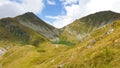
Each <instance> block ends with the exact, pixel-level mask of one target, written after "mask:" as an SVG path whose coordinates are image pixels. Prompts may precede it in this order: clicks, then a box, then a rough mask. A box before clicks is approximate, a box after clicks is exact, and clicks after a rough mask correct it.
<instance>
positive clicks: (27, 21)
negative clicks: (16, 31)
mask: <svg viewBox="0 0 120 68" xmlns="http://www.w3.org/2000/svg"><path fill="white" fill-rule="evenodd" d="M15 19H16V20H17V21H18V22H19V23H20V24H22V25H24V26H26V27H28V28H31V29H32V30H34V31H37V32H38V33H39V34H41V35H43V36H45V37H46V38H48V39H49V40H51V41H54V40H58V37H59V29H57V28H55V27H53V26H51V25H49V24H47V23H45V22H44V21H42V20H41V19H39V18H38V17H37V16H36V15H35V14H34V13H32V12H28V13H25V14H23V15H20V16H17V17H15Z"/></svg>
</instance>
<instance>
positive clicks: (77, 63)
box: [1, 20, 120, 68]
mask: <svg viewBox="0 0 120 68" xmlns="http://www.w3.org/2000/svg"><path fill="white" fill-rule="evenodd" d="M111 29H112V30H113V31H111ZM119 31H120V20H118V21H116V22H114V23H112V24H108V25H106V26H104V27H101V28H99V29H97V30H95V31H94V32H92V33H91V34H90V35H89V36H88V37H87V38H86V39H85V40H84V41H82V42H81V43H79V44H77V45H76V46H72V47H71V46H63V45H59V46H58V45H57V44H51V43H43V44H41V45H40V46H39V47H37V48H35V47H33V46H15V47H13V48H12V49H10V50H9V51H8V52H7V53H6V54H5V55H4V56H3V57H2V58H1V63H2V65H3V68H57V67H58V68H59V66H62V68H119V67H120V65H119V63H120V32H119Z"/></svg>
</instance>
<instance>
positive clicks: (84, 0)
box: [49, 0, 120, 28]
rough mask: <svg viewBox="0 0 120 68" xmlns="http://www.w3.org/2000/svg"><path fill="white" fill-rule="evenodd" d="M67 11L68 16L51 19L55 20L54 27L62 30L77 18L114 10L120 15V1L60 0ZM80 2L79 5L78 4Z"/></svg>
mask: <svg viewBox="0 0 120 68" xmlns="http://www.w3.org/2000/svg"><path fill="white" fill-rule="evenodd" d="M60 1H61V2H62V3H63V5H64V8H65V10H66V15H59V16H54V17H50V16H49V18H52V19H55V21H54V22H53V24H52V25H54V26H55V27H57V28H61V27H63V26H65V25H67V24H70V23H71V22H73V21H74V20H75V19H77V18H81V17H83V16H86V15H88V14H91V13H95V12H99V11H106V10H112V11H115V12H119V13H120V0H60ZM77 2H79V4H76V3H77Z"/></svg>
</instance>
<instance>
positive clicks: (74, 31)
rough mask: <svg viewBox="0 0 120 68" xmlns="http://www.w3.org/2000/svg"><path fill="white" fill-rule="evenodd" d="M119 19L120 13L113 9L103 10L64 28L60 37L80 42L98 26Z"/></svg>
mask: <svg viewBox="0 0 120 68" xmlns="http://www.w3.org/2000/svg"><path fill="white" fill-rule="evenodd" d="M118 19H120V14H119V13H115V12H112V11H101V12H97V13H94V14H91V15H88V16H85V17H83V18H80V19H77V20H75V21H74V22H73V23H71V24H69V25H67V26H65V27H64V28H62V30H63V32H62V33H61V34H60V39H61V40H67V41H71V42H78V41H79V42H80V41H81V40H83V39H84V38H85V37H86V36H88V35H89V33H91V32H93V31H94V30H96V29H97V28H99V27H103V26H104V25H106V24H109V23H112V22H113V21H116V20H118Z"/></svg>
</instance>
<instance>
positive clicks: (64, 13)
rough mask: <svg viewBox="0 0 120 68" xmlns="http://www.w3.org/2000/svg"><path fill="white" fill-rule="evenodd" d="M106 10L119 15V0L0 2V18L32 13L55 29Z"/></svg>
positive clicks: (1, 0)
mask: <svg viewBox="0 0 120 68" xmlns="http://www.w3.org/2000/svg"><path fill="white" fill-rule="evenodd" d="M106 10H111V11H114V12H119V13H120V0H0V18H5V17H15V16H17V15H21V14H24V13H26V12H33V13H35V14H36V15H37V16H38V17H39V18H41V19H42V20H44V21H45V22H46V23H49V24H51V25H53V26H55V27H57V28H61V27H64V26H66V25H68V24H70V23H72V22H73V21H74V20H76V19H79V18H81V17H83V16H86V15H89V14H91V13H95V12H99V11H106Z"/></svg>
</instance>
